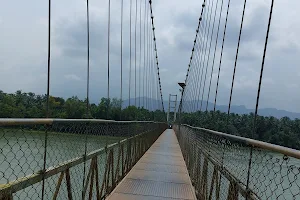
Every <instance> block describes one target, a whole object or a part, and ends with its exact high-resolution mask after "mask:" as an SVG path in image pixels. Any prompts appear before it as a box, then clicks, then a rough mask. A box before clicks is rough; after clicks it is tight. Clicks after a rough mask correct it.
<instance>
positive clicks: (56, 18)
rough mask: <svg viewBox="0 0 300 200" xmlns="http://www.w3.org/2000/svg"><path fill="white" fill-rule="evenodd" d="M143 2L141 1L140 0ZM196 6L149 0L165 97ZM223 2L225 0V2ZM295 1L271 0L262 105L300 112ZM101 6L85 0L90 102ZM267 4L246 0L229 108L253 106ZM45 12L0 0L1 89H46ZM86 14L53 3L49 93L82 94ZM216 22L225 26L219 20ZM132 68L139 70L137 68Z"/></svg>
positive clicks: (182, 67)
mask: <svg viewBox="0 0 300 200" xmlns="http://www.w3.org/2000/svg"><path fill="white" fill-rule="evenodd" d="M207 1H212V0H207ZM120 2H121V0H111V6H112V11H111V16H112V20H111V22H112V24H111V74H112V75H111V96H116V97H119V95H120V64H119V63H120V5H121V4H120ZM133 2H135V0H133ZM138 2H140V1H138ZM144 2H145V1H144V0H142V5H144ZM219 2H221V0H219ZM242 3H243V2H241V1H240V0H231V9H230V14H229V21H228V32H227V37H226V38H225V47H224V57H223V65H222V70H221V77H220V85H221V87H220V96H219V97H220V98H219V99H218V104H227V103H228V95H229V91H230V84H231V82H230V81H231V77H232V70H233V66H234V57H235V54H234V52H235V49H236V45H237V38H238V31H239V24H240V20H241V11H242ZM201 4H202V1H199V0H185V1H182V0H153V12H154V21H155V26H156V29H155V31H156V37H157V48H158V59H159V66H160V70H161V80H162V89H163V95H164V99H166V100H167V98H168V94H169V93H172V94H179V91H178V89H179V88H178V86H177V82H179V81H184V79H185V75H186V70H187V66H188V63H189V57H190V55H191V50H192V46H193V40H194V37H195V33H196V32H195V31H196V27H197V24H198V18H199V16H200V12H201ZM124 5H125V8H124V16H125V17H124V44H123V47H124V50H123V51H124V97H123V98H124V99H126V98H128V91H127V90H128V74H129V72H128V70H129V61H128V57H129V36H128V32H129V0H124ZM138 5H139V3H138ZM225 5H227V0H224V6H225ZM299 5H300V3H299V2H298V1H297V0H289V1H284V0H276V1H275V5H274V13H273V18H272V25H271V30H270V40H269V46H268V51H267V58H266V63H265V72H264V79H263V83H262V96H261V102H260V108H265V107H274V108H278V109H285V110H289V111H297V112H300V103H299V102H300V91H299V79H300V67H299V64H298V63H299V60H300V42H299V40H298V35H299V34H300V29H299V24H300V18H299V15H298V13H299V10H298V8H299ZM107 7H108V0H105V1H104V0H101V1H99V0H90V20H91V22H90V30H91V83H90V88H91V92H90V95H91V99H92V100H94V101H96V100H98V99H100V98H101V97H102V96H106V93H107V90H106V88H107V79H106V73H107V10H108V9H107ZM269 7H270V0H249V1H247V7H246V14H245V22H244V29H243V32H242V39H241V46H240V56H239V59H238V63H237V73H236V82H235V87H234V91H233V102H232V103H233V104H234V105H245V106H246V107H248V108H253V107H254V105H255V98H256V90H257V83H258V78H259V71H260V66H261V60H262V52H263V45H264V38H265V33H266V28H267V20H268V14H269ZM47 9H48V4H47V1H46V0H44V1H41V0H39V1H38V0H35V1H33V0H29V1H23V0H18V1H3V2H1V6H0V90H3V91H4V92H15V91H16V90H18V89H22V90H23V91H25V92H29V91H33V92H35V93H38V94H45V93H46V72H47V14H48V13H47V11H48V10H47ZM223 10H226V9H225V8H224V9H223ZM85 11H86V1H84V0H53V1H52V17H53V18H52V40H51V45H52V51H51V55H52V56H51V95H54V96H63V97H70V96H72V95H78V96H79V97H81V98H84V97H85V93H86V91H85V88H86V85H85V83H86V30H85V28H86V21H85V19H86V13H85ZM223 16H225V15H223ZM222 20H223V21H222V22H221V30H222V31H223V28H224V18H223V19H222ZM221 35H222V34H221ZM218 50H219V47H218ZM218 52H219V51H217V56H216V59H217V60H218V58H219V53H218ZM138 54H139V53H138ZM216 62H217V61H216ZM216 67H217V65H216V66H215V68H216ZM138 70H141V68H140V67H139V66H138ZM216 73H217V70H215V71H214V75H213V85H212V86H213V87H215V82H214V81H216ZM132 95H133V93H132ZM210 101H212V100H210Z"/></svg>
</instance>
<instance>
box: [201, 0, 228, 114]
mask: <svg viewBox="0 0 300 200" xmlns="http://www.w3.org/2000/svg"><path fill="white" fill-rule="evenodd" d="M223 1H224V0H222V3H221V8H220V14H219V22H218V29H217V36H216V43H215V50H214V56H213V62H212V66H211V73H210V80H209V87H208V94H207V101H206V109H205V110H206V111H207V109H208V102H209V96H210V89H211V81H212V75H213V72H214V65H215V58H216V51H217V46H218V38H219V30H220V24H221V17H222V10H223Z"/></svg>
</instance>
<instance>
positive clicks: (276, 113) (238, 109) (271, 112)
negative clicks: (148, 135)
mask: <svg viewBox="0 0 300 200" xmlns="http://www.w3.org/2000/svg"><path fill="white" fill-rule="evenodd" d="M134 102H135V99H134V98H132V99H130V104H131V105H134ZM143 102H145V104H146V103H147V104H149V105H150V110H156V109H158V108H160V107H158V106H157V105H159V106H160V101H158V100H155V99H151V98H147V97H141V98H140V103H141V105H143ZM136 103H137V105H139V104H138V103H139V98H137V99H136ZM187 104H189V105H193V107H192V106H190V108H188V109H189V110H187V111H188V112H191V111H194V110H195V109H198V110H199V109H200V106H201V101H200V102H199V103H198V105H197V103H196V101H189V102H187ZM128 105H129V100H128V99H127V100H124V101H123V108H126V107H127V106H128ZM178 105H179V101H178V103H177V107H178ZM164 106H165V110H166V111H167V110H168V101H164ZM205 108H206V101H203V103H202V110H205ZM213 108H214V104H213V103H211V102H208V110H213ZM216 109H217V110H220V111H222V112H227V109H228V105H217V106H216ZM231 112H232V113H236V114H249V113H251V112H254V109H249V108H246V106H244V105H232V106H231ZM258 114H259V115H261V116H265V117H268V116H273V117H276V118H279V119H280V118H282V117H289V118H290V119H296V118H298V119H300V113H296V112H289V111H286V110H278V109H276V108H261V109H259V110H258Z"/></svg>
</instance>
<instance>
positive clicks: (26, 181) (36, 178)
mask: <svg viewBox="0 0 300 200" xmlns="http://www.w3.org/2000/svg"><path fill="white" fill-rule="evenodd" d="M142 134H143V133H142ZM142 134H138V135H136V136H133V137H130V138H126V139H123V140H121V141H120V142H115V143H113V144H110V145H108V146H107V147H102V148H100V149H97V150H94V151H91V152H90V153H88V154H87V155H86V156H84V155H83V156H79V157H76V158H72V159H70V160H67V161H64V162H61V163H59V164H58V165H56V166H52V167H49V168H48V169H46V171H45V173H43V172H42V171H39V172H36V173H34V174H30V175H28V176H25V177H21V178H19V179H17V180H14V181H12V182H10V183H7V184H4V185H3V186H1V187H0V199H1V198H3V196H2V195H3V194H7V193H9V192H10V193H15V192H18V191H20V190H22V189H24V188H26V187H28V186H29V185H33V184H35V183H38V182H40V181H42V179H43V177H45V179H47V178H49V177H51V176H53V175H55V174H58V173H60V172H62V171H64V170H66V169H67V168H71V167H73V166H76V165H78V164H80V163H83V162H85V161H87V160H91V159H92V158H93V157H95V156H97V155H100V154H101V153H104V152H106V151H108V150H110V149H112V148H114V147H116V146H117V145H120V144H124V143H125V142H127V141H129V140H132V139H134V138H137V137H140V136H141V135H142Z"/></svg>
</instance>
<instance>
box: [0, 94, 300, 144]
mask: <svg viewBox="0 0 300 200" xmlns="http://www.w3.org/2000/svg"><path fill="white" fill-rule="evenodd" d="M49 107H50V117H51V118H69V119H70V118H72V119H81V118H94V119H112V120H141V121H148V120H149V121H152V120H154V121H166V116H165V114H164V113H163V112H162V111H159V110H156V111H149V110H146V109H144V108H137V107H135V106H129V107H127V108H125V109H121V101H120V100H119V99H116V98H113V99H107V98H102V99H101V100H100V102H99V103H98V104H94V103H92V104H90V105H89V114H88V115H87V114H86V101H85V100H80V99H79V98H78V97H76V96H75V97H71V98H68V99H66V100H65V99H63V98H61V97H53V96H51V97H50V101H49ZM45 116H46V96H45V95H36V94H34V93H32V92H29V93H23V92H22V91H17V92H16V93H14V94H7V93H4V92H3V91H1V90H0V118H40V117H41V118H43V117H45ZM177 119H179V118H177ZM181 123H185V124H189V125H192V126H198V127H204V128H208V129H212V130H217V131H221V132H226V133H230V134H234V135H239V136H243V137H248V138H254V139H257V140H261V141H265V142H270V143H273V144H278V145H282V146H287V147H291V148H294V149H300V119H295V120H291V119H289V118H288V117H283V118H281V119H277V118H275V117H263V116H258V118H257V131H256V133H255V134H254V136H253V137H252V132H253V131H252V130H253V113H250V114H244V115H238V114H233V113H232V114H230V116H229V118H228V124H227V113H223V112H219V111H217V112H215V113H213V112H212V111H211V112H195V113H182V116H181Z"/></svg>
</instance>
